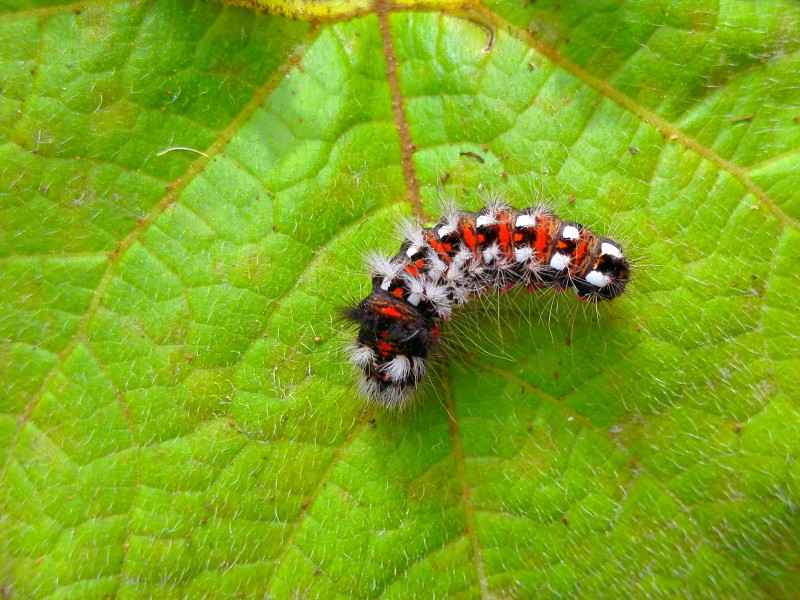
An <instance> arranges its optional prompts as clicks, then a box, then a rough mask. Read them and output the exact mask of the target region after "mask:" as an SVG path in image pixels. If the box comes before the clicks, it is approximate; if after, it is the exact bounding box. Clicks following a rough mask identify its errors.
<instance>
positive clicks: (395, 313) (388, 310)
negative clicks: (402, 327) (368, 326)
mask: <svg viewBox="0 0 800 600" xmlns="http://www.w3.org/2000/svg"><path fill="white" fill-rule="evenodd" d="M397 289H398V290H400V289H401V288H397ZM378 312H379V313H381V314H382V315H383V316H385V317H394V318H395V319H399V318H400V317H401V316H402V315H401V314H400V311H399V310H397V309H396V308H395V307H394V306H384V307H381V308H380V309H379V310H378Z"/></svg>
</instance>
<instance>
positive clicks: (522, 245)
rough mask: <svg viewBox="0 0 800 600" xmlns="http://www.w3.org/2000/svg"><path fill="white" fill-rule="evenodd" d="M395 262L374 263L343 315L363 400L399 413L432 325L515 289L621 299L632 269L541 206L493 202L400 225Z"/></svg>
mask: <svg viewBox="0 0 800 600" xmlns="http://www.w3.org/2000/svg"><path fill="white" fill-rule="evenodd" d="M401 233H402V236H403V242H402V245H401V247H400V251H399V252H398V253H397V254H396V255H395V256H393V257H388V256H383V255H380V254H372V255H370V256H369V257H368V261H367V262H368V264H369V267H370V270H371V272H372V293H371V294H370V295H369V296H367V297H366V298H364V299H363V300H362V301H361V302H359V303H358V304H357V305H356V306H353V307H350V308H348V309H346V311H345V315H346V317H347V318H349V319H350V320H352V321H354V322H355V323H356V324H358V325H359V327H360V330H359V332H358V337H357V339H356V341H355V343H353V344H352V345H350V346H349V347H348V352H349V355H350V362H352V363H354V364H355V365H357V366H358V367H359V368H360V370H361V372H362V373H361V378H360V383H359V388H360V391H361V393H362V394H363V395H364V396H366V397H367V398H368V399H369V400H372V401H375V402H377V403H379V404H380V405H382V406H385V407H387V408H402V407H403V406H404V405H405V404H406V403H407V401H408V400H409V399H410V398H411V396H412V394H413V392H414V390H415V389H416V387H417V385H418V384H419V383H420V382H421V381H422V379H423V377H424V375H425V371H426V366H427V361H428V358H429V355H430V353H431V351H432V350H433V348H434V347H435V346H436V344H437V342H438V340H439V327H438V323H439V321H441V320H447V319H449V318H450V316H451V313H452V310H453V308H454V307H457V306H461V305H464V304H466V303H467V302H468V301H469V299H470V298H471V297H472V296H474V295H479V294H482V293H485V292H486V291H488V290H489V289H492V288H496V289H499V290H501V291H504V290H507V289H509V288H512V287H515V286H524V287H525V288H527V289H529V290H534V289H539V288H543V287H548V288H553V289H555V290H557V291H564V290H567V289H572V290H573V291H574V292H575V294H576V295H577V296H578V298H579V299H581V300H585V301H588V302H595V303H596V302H602V301H606V300H612V299H614V298H616V297H617V296H619V295H620V294H622V292H623V291H624V290H625V286H626V285H627V283H628V280H629V277H630V265H629V263H628V261H627V260H626V259H625V256H624V254H623V252H622V248H621V247H620V245H619V244H618V243H617V242H615V241H613V240H612V239H610V238H607V237H602V236H599V235H597V234H595V233H593V232H592V231H590V230H588V229H587V228H585V227H583V226H582V225H580V224H579V223H575V222H573V221H564V220H562V219H560V218H559V217H558V216H557V215H556V214H555V213H554V212H553V211H551V210H549V209H548V208H545V207H542V206H533V207H530V208H526V209H522V210H517V209H515V208H512V207H510V206H507V205H505V204H503V203H500V202H493V203H490V204H488V205H487V206H485V207H484V208H483V209H482V210H480V211H478V212H467V211H460V210H452V211H448V212H447V213H446V214H445V215H444V216H443V217H442V219H441V220H440V221H439V222H438V223H437V224H436V225H435V226H433V227H430V228H423V227H420V226H418V225H416V224H414V223H411V222H409V223H407V224H406V225H405V226H404V227H403V230H402V231H401Z"/></svg>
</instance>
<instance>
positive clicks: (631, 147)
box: [628, 146, 639, 154]
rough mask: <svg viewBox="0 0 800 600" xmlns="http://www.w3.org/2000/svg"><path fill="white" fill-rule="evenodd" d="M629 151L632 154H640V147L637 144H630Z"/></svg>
mask: <svg viewBox="0 0 800 600" xmlns="http://www.w3.org/2000/svg"><path fill="white" fill-rule="evenodd" d="M628 152H630V153H631V154H639V148H637V147H636V146H628Z"/></svg>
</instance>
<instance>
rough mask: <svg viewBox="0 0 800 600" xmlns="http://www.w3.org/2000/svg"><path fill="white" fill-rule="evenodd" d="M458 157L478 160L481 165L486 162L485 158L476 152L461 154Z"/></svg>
mask: <svg viewBox="0 0 800 600" xmlns="http://www.w3.org/2000/svg"><path fill="white" fill-rule="evenodd" d="M458 155H459V156H466V157H468V158H474V159H475V160H477V161H478V162H479V163H481V164H483V163H484V162H486V161H485V160H483V157H482V156H481V155H480V154H476V153H475V152H459V153H458Z"/></svg>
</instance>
